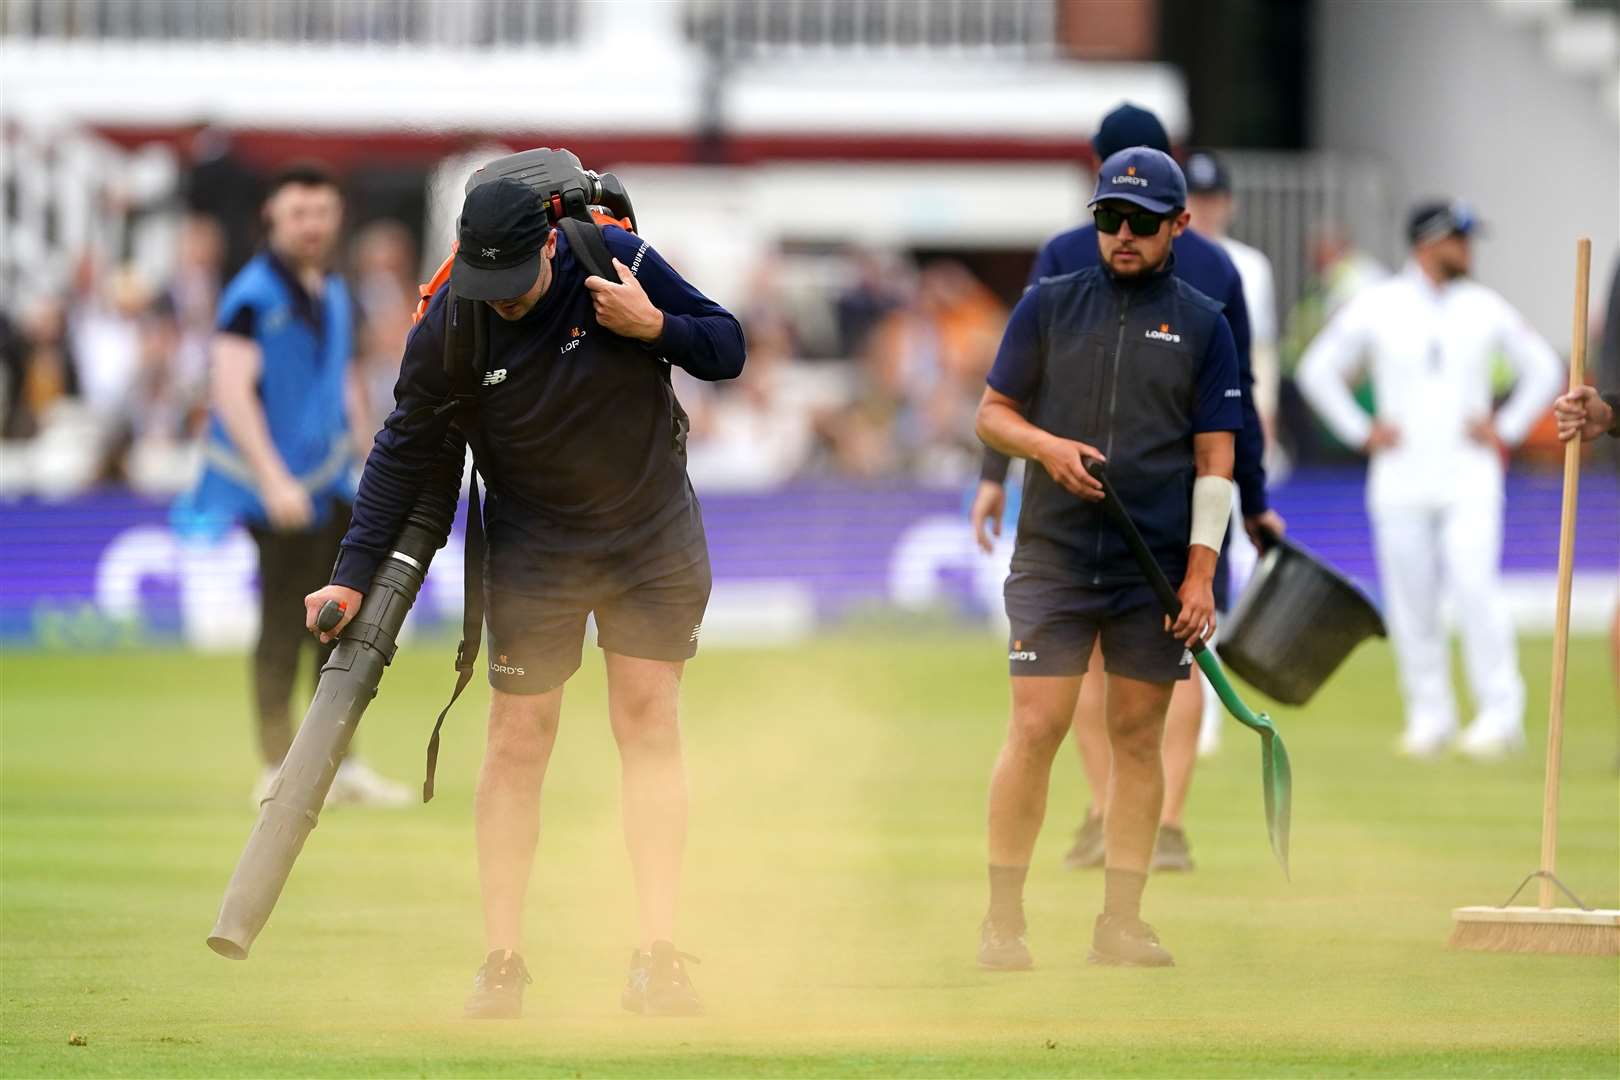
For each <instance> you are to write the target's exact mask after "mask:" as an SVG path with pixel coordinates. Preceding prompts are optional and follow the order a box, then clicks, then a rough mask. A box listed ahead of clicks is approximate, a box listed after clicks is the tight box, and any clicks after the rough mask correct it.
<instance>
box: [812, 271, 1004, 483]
mask: <svg viewBox="0 0 1620 1080" xmlns="http://www.w3.org/2000/svg"><path fill="white" fill-rule="evenodd" d="M1006 314H1007V313H1006V309H1005V308H1004V307H1002V305H1001V303H1000V301H998V300H997V299H996V297H995V295H994V294H993V293H991V292H990V290H989V289H987V288H985V287H984V285H982V284H981V283H980V282H979V281H978V280H977V279H976V278H974V277H973V275H972V274H971V273H969V272H968V270H967V269H966V268H965V267H964V266H962V265H961V264H960V263H958V262H954V261H951V260H943V259H942V260H940V261H938V262H934V263H931V264H929V265H928V266H927V267H925V268H924V269H923V270H922V271H921V272H920V273H919V274H918V275H917V282H916V287H915V290H914V291H913V293H912V295H911V296H910V297H909V298H907V300H906V302H905V303H904V304H902V305H901V306H900V307H898V308H896V309H895V310H893V311H891V312H890V313H889V314H888V315H886V316H884V317H883V318H882V319H881V321H879V323H878V324H877V325H876V326H875V327H874V328H873V329H872V331H871V332H870V334H869V335H868V336H867V340H866V346H865V348H864V350H863V353H862V356H861V377H860V382H861V385H860V387H859V389H858V390H857V392H856V394H855V400H854V401H853V403H852V404H850V405H849V406H847V407H846V408H844V409H841V410H837V411H835V412H832V413H830V414H825V415H823V416H822V417H820V418H819V420H818V423H817V427H818V431H819V433H820V435H821V438H822V440H823V442H824V443H825V446H826V450H827V454H828V458H829V464H830V465H831V467H832V468H833V469H834V470H835V471H837V472H840V473H843V474H845V475H849V476H855V477H860V478H863V479H871V478H874V477H877V476H880V475H883V474H886V473H907V474H910V475H912V476H914V477H917V478H919V479H923V480H935V481H942V482H943V481H954V480H959V479H961V478H962V477H964V476H967V475H969V474H970V473H971V472H972V471H973V469H974V467H975V465H976V463H977V457H978V453H979V446H978V442H977V440H976V439H975V438H974V437H973V435H972V431H973V423H972V417H973V410H974V407H975V405H976V404H977V402H978V399H979V394H980V388H981V386H982V384H983V382H984V377H985V374H986V373H987V372H988V371H989V370H990V362H991V361H992V360H993V359H994V358H995V351H996V345H997V343H998V342H999V340H1000V336H1001V330H1002V327H1003V325H1005V323H1006Z"/></svg>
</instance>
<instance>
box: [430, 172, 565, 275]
mask: <svg viewBox="0 0 1620 1080" xmlns="http://www.w3.org/2000/svg"><path fill="white" fill-rule="evenodd" d="M458 231H459V239H460V244H459V245H458V246H457V248H456V262H455V265H454V266H452V267H451V268H450V287H451V288H453V289H455V290H456V295H458V296H465V297H466V298H467V299H469V300H510V299H512V298H513V297H515V296H522V295H523V294H524V293H526V292H528V291H529V289H530V287H531V286H533V285H534V281H535V278H537V277H539V276H540V249H541V248H543V247H545V246H546V237H547V236H548V235H550V233H551V222H550V221H549V220H547V218H546V210H545V206H544V205H543V204H542V203H541V202H540V196H539V195H537V194H536V193H535V191H534V189H533V188H531V187H529V186H528V185H527V184H525V183H523V182H522V181H519V180H513V179H512V178H511V177H502V178H501V179H499V180H491V181H489V182H488V183H485V184H479V185H478V186H477V187H475V188H473V189H472V190H471V191H469V192H467V199H466V201H465V202H463V203H462V204H461V224H460V227H459V230H458Z"/></svg>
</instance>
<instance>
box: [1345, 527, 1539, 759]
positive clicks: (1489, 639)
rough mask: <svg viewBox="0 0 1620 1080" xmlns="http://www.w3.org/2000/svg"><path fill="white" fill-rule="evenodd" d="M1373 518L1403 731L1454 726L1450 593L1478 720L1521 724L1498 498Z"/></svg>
mask: <svg viewBox="0 0 1620 1080" xmlns="http://www.w3.org/2000/svg"><path fill="white" fill-rule="evenodd" d="M1372 521H1373V535H1374V543H1375V546H1376V548H1377V553H1378V576H1379V580H1380V582H1382V584H1383V590H1384V614H1385V615H1386V616H1388V619H1389V632H1390V639H1391V641H1392V643H1393V644H1394V646H1395V661H1396V664H1397V666H1398V667H1399V669H1400V680H1401V691H1402V694H1403V696H1404V697H1405V700H1406V735H1407V737H1408V738H1409V739H1413V740H1418V741H1427V740H1435V739H1440V738H1444V737H1446V736H1449V735H1450V734H1451V733H1452V732H1453V731H1455V730H1456V727H1457V703H1456V699H1455V698H1454V697H1453V695H1452V689H1451V654H1450V650H1449V648H1448V634H1447V627H1446V621H1445V614H1444V610H1443V609H1444V607H1445V601H1446V600H1447V599H1449V600H1450V601H1451V610H1452V611H1453V612H1454V613H1455V616H1456V621H1457V622H1458V624H1459V629H1460V630H1461V632H1462V643H1463V658H1464V664H1465V667H1466V670H1467V672H1468V687H1469V690H1470V691H1471V692H1472V694H1473V697H1474V705H1475V708H1476V709H1477V710H1478V711H1477V713H1476V715H1475V718H1474V723H1475V724H1476V725H1477V726H1478V727H1479V729H1480V730H1481V733H1482V734H1484V733H1488V734H1491V735H1493V736H1494V735H1511V734H1513V733H1515V732H1522V731H1523V729H1524V680H1523V678H1521V677H1520V675H1519V653H1518V644H1517V642H1516V641H1515V640H1514V636H1513V619H1512V616H1511V615H1510V614H1509V612H1508V607H1507V602H1506V600H1505V599H1504V598H1503V596H1502V588H1501V574H1500V563H1501V558H1502V503H1501V501H1500V500H1496V499H1491V500H1479V501H1468V502H1463V503H1459V504H1457V505H1455V506H1450V507H1444V508H1427V509H1418V508H1414V509H1400V510H1381V511H1374V512H1373V513H1372Z"/></svg>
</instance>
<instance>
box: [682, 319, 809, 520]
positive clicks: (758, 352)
mask: <svg viewBox="0 0 1620 1080" xmlns="http://www.w3.org/2000/svg"><path fill="white" fill-rule="evenodd" d="M745 332H746V336H747V339H748V363H747V365H746V366H745V367H744V368H743V373H742V375H741V376H739V377H738V378H737V379H736V380H735V381H733V382H730V383H700V382H699V381H698V380H697V379H694V378H692V377H691V376H685V375H683V376H681V378H680V383H679V385H678V387H677V392H678V394H679V396H680V399H681V401H682V402H684V403H685V404H686V407H687V411H688V413H689V414H690V417H691V421H692V429H691V434H690V437H689V439H688V444H687V448H688V462H687V468H688V470H689V471H690V473H691V475H692V478H693V482H694V483H695V484H697V485H698V486H701V487H703V488H704V489H705V490H717V489H718V490H725V489H749V488H763V487H769V486H771V485H774V484H780V483H783V482H785V481H787V480H790V479H792V478H793V476H794V475H795V474H796V473H797V472H799V470H800V469H801V468H802V467H803V465H804V463H805V460H806V459H807V457H808V456H809V452H810V445H811V432H810V413H809V410H808V409H807V408H806V407H805V405H804V403H803V401H802V400H801V399H800V396H799V395H797V394H795V393H794V387H793V386H792V379H793V370H792V369H793V337H792V334H791V332H790V331H789V328H788V325H787V323H786V321H785V320H782V319H779V318H759V317H756V318H754V319H753V320H751V321H750V322H748V323H747V326H746V331H745ZM704 391H708V392H707V393H705V392H704Z"/></svg>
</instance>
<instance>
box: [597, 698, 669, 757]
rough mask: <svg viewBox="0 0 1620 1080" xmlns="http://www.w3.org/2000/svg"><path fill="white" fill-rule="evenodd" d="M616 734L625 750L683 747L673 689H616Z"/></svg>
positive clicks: (651, 751)
mask: <svg viewBox="0 0 1620 1080" xmlns="http://www.w3.org/2000/svg"><path fill="white" fill-rule="evenodd" d="M612 713H613V736H614V738H615V739H616V740H617V741H618V743H619V749H620V750H621V751H636V752H643V753H671V752H675V751H677V750H679V749H680V745H681V728H680V721H679V719H678V715H677V706H676V703H675V696H674V693H673V692H669V693H664V692H660V691H658V690H655V689H652V688H638V689H635V690H631V691H628V692H624V693H616V694H615V695H614V699H613V703H612Z"/></svg>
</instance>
